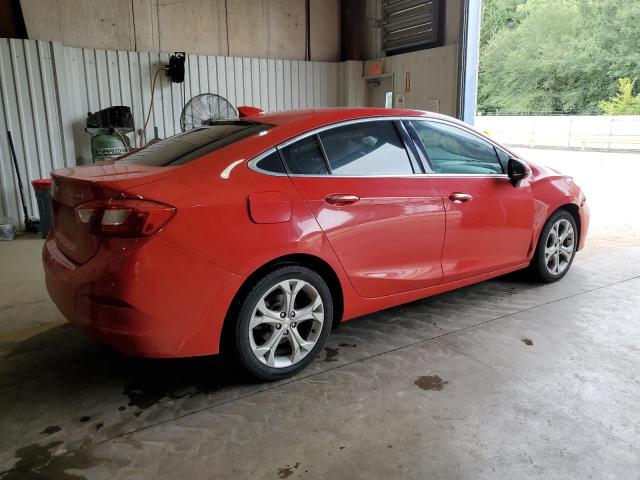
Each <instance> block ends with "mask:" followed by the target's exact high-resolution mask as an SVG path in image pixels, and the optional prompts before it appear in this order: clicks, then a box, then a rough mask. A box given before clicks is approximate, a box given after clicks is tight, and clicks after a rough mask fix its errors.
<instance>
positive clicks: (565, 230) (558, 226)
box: [544, 218, 575, 276]
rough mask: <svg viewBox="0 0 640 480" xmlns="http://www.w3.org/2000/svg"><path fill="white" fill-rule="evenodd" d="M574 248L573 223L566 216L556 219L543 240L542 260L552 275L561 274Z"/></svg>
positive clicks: (568, 262)
mask: <svg viewBox="0 0 640 480" xmlns="http://www.w3.org/2000/svg"><path fill="white" fill-rule="evenodd" d="M574 250H575V233H574V231H573V225H571V222H569V220H567V219H566V218H560V219H558V221H556V222H555V223H554V224H553V226H552V227H551V230H549V234H548V235H547V239H546V242H545V248H544V262H545V266H546V267H547V270H548V271H549V273H551V274H552V275H556V276H557V275H560V274H562V273H563V272H564V271H565V270H566V269H567V268H569V265H570V264H571V259H572V257H573V253H574Z"/></svg>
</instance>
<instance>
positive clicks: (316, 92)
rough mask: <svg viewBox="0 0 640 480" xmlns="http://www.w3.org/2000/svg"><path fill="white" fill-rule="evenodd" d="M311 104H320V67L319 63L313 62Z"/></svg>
mask: <svg viewBox="0 0 640 480" xmlns="http://www.w3.org/2000/svg"><path fill="white" fill-rule="evenodd" d="M312 71H313V106H314V107H321V106H322V87H323V85H322V67H321V65H320V63H318V62H313V65H312Z"/></svg>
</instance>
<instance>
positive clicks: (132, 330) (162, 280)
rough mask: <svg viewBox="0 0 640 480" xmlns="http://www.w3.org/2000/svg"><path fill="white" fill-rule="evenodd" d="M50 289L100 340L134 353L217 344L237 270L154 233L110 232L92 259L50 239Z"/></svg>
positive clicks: (173, 352)
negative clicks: (81, 260)
mask: <svg viewBox="0 0 640 480" xmlns="http://www.w3.org/2000/svg"><path fill="white" fill-rule="evenodd" d="M43 263H44V271H45V281H46V286H47V290H48V292H49V295H50V296H51V298H52V299H53V301H54V302H55V304H56V305H57V306H58V308H59V309H60V311H61V312H62V314H63V315H64V316H65V317H66V318H67V319H68V320H69V321H70V322H71V323H72V324H74V325H76V326H78V327H80V328H82V329H83V330H85V331H86V332H88V333H89V334H90V335H91V336H93V337H95V338H97V339H98V340H99V341H101V342H103V343H106V344H108V345H110V346H112V347H113V348H115V349H117V350H119V351H121V352H123V353H125V354H128V355H133V356H141V357H186V356H196V355H208V354H215V353H218V351H219V347H220V345H219V343H220V336H221V332H222V324H223V322H224V318H225V315H226V312H227V310H228V307H229V305H230V304H231V301H232V299H233V296H234V295H235V292H236V291H237V289H238V288H239V287H240V285H241V283H242V278H241V277H240V276H238V275H235V274H232V273H230V272H227V271H226V270H223V269H221V268H219V267H217V266H215V265H213V264H211V263H210V262H207V261H206V260H204V259H202V258H200V257H197V256H195V255H193V254H191V253H189V252H187V251H185V250H183V249H181V248H180V247H177V246H175V245H173V244H172V243H169V242H167V241H165V240H163V239H160V238H159V237H153V238H151V239H145V240H130V239H129V240H126V239H108V240H105V241H104V242H103V244H102V245H101V247H100V249H99V251H98V253H97V254H96V256H95V257H94V258H92V259H91V260H90V261H89V262H87V263H86V264H83V265H77V264H74V263H73V262H71V261H70V260H69V259H68V258H67V257H66V256H65V255H64V254H63V253H62V252H61V251H60V250H59V249H58V247H57V246H56V243H55V240H54V239H53V238H52V237H50V238H49V239H47V241H46V242H45V245H44V249H43Z"/></svg>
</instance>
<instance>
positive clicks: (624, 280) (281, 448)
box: [0, 151, 640, 479]
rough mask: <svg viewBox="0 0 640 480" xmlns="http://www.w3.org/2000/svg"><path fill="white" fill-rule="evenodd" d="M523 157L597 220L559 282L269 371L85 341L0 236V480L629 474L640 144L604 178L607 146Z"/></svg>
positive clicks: (445, 305)
mask: <svg viewBox="0 0 640 480" xmlns="http://www.w3.org/2000/svg"><path fill="white" fill-rule="evenodd" d="M528 153H529V154H530V155H531V156H532V157H534V156H536V155H538V156H544V158H545V160H546V163H548V164H551V165H553V164H554V162H555V163H558V164H562V166H561V168H562V169H563V170H566V171H575V172H576V177H577V178H578V179H579V181H580V182H581V183H582V184H583V185H585V186H586V185H589V188H587V196H588V198H589V202H590V203H591V205H592V208H593V209H594V211H595V212H604V213H607V212H609V213H611V214H610V215H608V214H607V215H604V216H602V215H599V216H596V217H595V218H594V219H593V221H594V228H593V232H592V235H591V237H590V240H589V245H588V247H587V249H586V250H585V251H584V252H581V253H580V254H579V255H578V256H577V258H576V261H575V263H574V265H573V267H572V270H571V272H570V273H569V274H568V275H567V277H566V278H565V279H564V280H563V281H561V282H559V283H556V284H553V285H537V284H532V283H529V282H527V280H526V279H525V278H523V277H522V276H521V275H518V274H514V275H510V276H507V277H504V278H500V279H497V280H492V281H488V282H484V283H481V284H478V285H474V286H471V287H468V288H465V289H462V290H458V291H456V292H451V293H447V294H444V295H440V296H437V297H433V298H430V299H426V300H423V301H419V302H415V303H412V304H409V305H405V306H402V307H398V308H394V309H391V310H387V311H385V312H381V313H378V314H375V315H370V316H367V317H364V318H360V319H356V320H353V321H351V322H349V323H347V324H344V325H343V326H341V328H339V329H338V330H337V331H335V332H334V333H333V334H332V336H331V337H330V338H329V343H328V345H327V348H326V349H325V351H324V353H323V355H322V356H321V358H319V359H318V360H317V361H315V362H314V363H313V364H312V365H311V367H310V368H308V369H307V370H306V371H305V372H303V374H301V375H300V376H299V377H297V378H294V379H289V380H286V381H283V382H279V383H272V384H262V383H254V382H251V381H248V380H247V379H245V378H242V377H241V376H239V375H238V374H237V373H236V372H234V371H232V370H230V369H229V367H228V366H227V365H225V364H223V363H222V362H221V361H220V360H218V359H216V358H201V359H187V360H163V361H145V360H135V359H130V358H126V357H124V356H121V355H119V354H117V353H115V352H112V351H110V350H109V349H107V348H105V347H102V346H100V345H97V344H95V343H94V342H93V341H91V340H90V339H88V338H87V337H85V336H84V335H83V334H82V333H80V332H78V331H76V330H74V329H73V328H70V327H68V326H67V325H66V324H65V323H64V322H63V320H62V318H61V317H60V314H59V313H58V312H57V311H56V310H55V308H54V306H53V305H52V303H51V302H50V300H49V299H48V298H47V295H46V292H45V289H44V287H43V284H42V273H41V266H40V260H39V250H40V248H41V245H42V240H40V239H36V238H28V237H22V238H20V239H17V240H15V241H13V242H7V243H2V244H0V272H1V273H0V412H1V413H0V472H4V474H1V473H0V478H5V479H8V478H43V479H44V478H47V479H48V478H56V479H58V478H61V479H82V478H92V479H93V478H96V479H114V478H136V479H138V478H149V479H158V478H167V479H175V478H190V479H201V478H207V479H227V478H276V479H278V478H350V479H355V478H362V479H371V478H376V479H377V478H403V479H404V478H406V479H414V478H415V479H426V478H438V479H444V478H456V479H458V478H469V479H482V478H490V479H500V478H504V479H514V478H544V479H550V478H558V479H571V478H575V479H584V478H597V479H604V478H625V479H628V478H640V409H639V408H638V403H639V400H640V380H639V376H638V366H639V365H640V340H638V339H639V338H640V321H639V320H640V293H639V292H640V240H639V238H640V237H639V235H638V233H639V232H640V220H639V219H640V217H638V215H637V214H636V212H635V205H636V203H637V202H636V201H635V200H634V199H633V192H634V190H629V191H626V190H625V188H624V187H625V184H624V182H631V179H634V178H637V177H638V174H640V155H638V156H635V159H634V160H635V163H633V162H632V161H630V160H632V158H633V156H631V155H627V156H624V157H623V158H621V159H618V160H615V159H612V160H611V164H615V165H618V166H620V167H621V169H622V170H624V171H625V176H624V177H623V178H621V179H618V178H617V174H616V173H615V171H614V170H615V169H608V168H604V169H603V168H601V165H600V163H599V162H601V161H602V159H603V158H605V160H606V156H603V154H597V155H598V156H597V157H593V158H592V159H589V158H588V155H586V154H582V155H578V156H575V158H574V155H573V153H572V154H571V155H569V156H567V155H566V152H546V153H545V152H540V151H535V152H528ZM612 158H613V157H612ZM572 159H573V160H572ZM625 162H628V164H627V163H625ZM622 166H624V168H622ZM634 169H635V170H634ZM578 173H579V174H578ZM634 174H635V175H634ZM580 177H581V178H580ZM616 186H618V187H621V188H619V189H618V188H616ZM616 190H617V191H618V194H617V195H610V194H609V193H610V192H611V191H616ZM625 195H626V196H628V198H625V197H624V196H625ZM621 196H622V197H621ZM594 203H595V205H594ZM614 211H615V213H614ZM621 211H622V213H625V214H624V215H623V214H621Z"/></svg>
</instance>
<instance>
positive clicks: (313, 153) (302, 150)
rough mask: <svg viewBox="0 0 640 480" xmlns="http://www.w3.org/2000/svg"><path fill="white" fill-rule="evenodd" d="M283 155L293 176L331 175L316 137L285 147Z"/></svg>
mask: <svg viewBox="0 0 640 480" xmlns="http://www.w3.org/2000/svg"><path fill="white" fill-rule="evenodd" d="M282 154H283V156H284V161H285V163H286V164H287V168H288V169H289V172H291V173H292V174H296V175H326V174H328V173H329V170H328V169H327V164H326V163H325V161H324V155H322V150H320V145H318V139H317V138H316V136H315V135H312V136H310V137H307V138H303V139H302V140H300V141H298V142H296V143H294V144H292V145H289V146H288V147H285V148H284V149H283V150H282Z"/></svg>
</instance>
